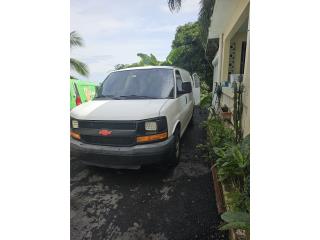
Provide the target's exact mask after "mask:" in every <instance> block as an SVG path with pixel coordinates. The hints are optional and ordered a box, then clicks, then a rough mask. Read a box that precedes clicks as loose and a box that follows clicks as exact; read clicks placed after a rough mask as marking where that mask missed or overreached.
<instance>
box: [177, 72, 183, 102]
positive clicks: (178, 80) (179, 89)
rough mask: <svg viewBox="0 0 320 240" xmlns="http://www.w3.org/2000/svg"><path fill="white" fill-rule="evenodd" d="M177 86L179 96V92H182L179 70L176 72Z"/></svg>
mask: <svg viewBox="0 0 320 240" xmlns="http://www.w3.org/2000/svg"><path fill="white" fill-rule="evenodd" d="M176 84H177V96H179V94H178V92H179V91H182V78H181V75H180V72H179V71H178V70H176ZM180 95H181V94H180Z"/></svg>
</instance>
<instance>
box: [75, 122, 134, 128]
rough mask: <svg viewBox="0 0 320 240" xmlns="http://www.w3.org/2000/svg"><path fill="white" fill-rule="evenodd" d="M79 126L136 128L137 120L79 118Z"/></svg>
mask: <svg viewBox="0 0 320 240" xmlns="http://www.w3.org/2000/svg"><path fill="white" fill-rule="evenodd" d="M79 128H93V129H108V130H116V129H118V130H135V129H136V128H137V123H136V122H135V121H93V120H79Z"/></svg>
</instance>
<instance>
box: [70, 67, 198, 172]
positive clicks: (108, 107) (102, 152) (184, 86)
mask: <svg viewBox="0 0 320 240" xmlns="http://www.w3.org/2000/svg"><path fill="white" fill-rule="evenodd" d="M196 87H197V88H199V87H200V84H199V78H195V79H193V78H192V77H191V76H190V74H189V72H187V71H186V70H184V69H181V68H176V67H165V66H161V67H158V66H157V67H155V66H151V67H138V68H128V69H123V70H118V71H113V72H111V73H110V74H109V75H108V76H107V78H106V79H105V80H104V82H103V83H102V84H101V86H100V88H99V89H98V93H97V96H96V97H95V98H94V99H93V100H92V101H90V102H87V103H84V104H81V105H79V106H77V107H75V108H74V109H73V110H72V111H71V119H70V127H71V132H70V133H71V134H70V135H71V140H70V141H71V152H72V153H75V154H77V155H91V156H94V157H86V158H81V160H82V161H83V162H84V163H85V164H87V165H95V166H102V167H110V168H139V167H140V166H142V165H148V164H164V165H166V166H175V165H177V163H178V162H179V159H180V152H181V151H180V149H181V148H180V139H181V137H182V136H183V134H184V133H185V131H186V129H187V126H188V124H189V122H190V121H192V116H193V111H194V106H195V105H196V104H199V101H200V92H199V89H197V88H196ZM194 92H195V93H197V94H195V96H194V94H193V93H194Z"/></svg>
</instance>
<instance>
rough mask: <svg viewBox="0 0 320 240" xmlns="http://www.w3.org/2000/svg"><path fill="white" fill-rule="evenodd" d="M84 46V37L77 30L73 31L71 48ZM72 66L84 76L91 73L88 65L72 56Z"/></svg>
mask: <svg viewBox="0 0 320 240" xmlns="http://www.w3.org/2000/svg"><path fill="white" fill-rule="evenodd" d="M82 46H83V40H82V38H81V37H80V35H79V34H78V33H77V32H76V31H72V32H71V33H70V49H72V48H74V47H82ZM70 68H71V69H72V70H74V71H76V72H77V73H79V74H80V75H82V76H85V77H87V76H88V75H89V69H88V66H87V65H86V64H85V63H83V62H80V61H79V60H77V59H74V58H70ZM71 77H72V76H71Z"/></svg>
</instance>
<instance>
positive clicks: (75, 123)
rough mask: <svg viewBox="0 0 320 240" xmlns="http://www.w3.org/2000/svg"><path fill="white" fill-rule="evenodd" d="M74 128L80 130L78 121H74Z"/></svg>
mask: <svg viewBox="0 0 320 240" xmlns="http://www.w3.org/2000/svg"><path fill="white" fill-rule="evenodd" d="M72 128H79V122H78V121H77V120H72Z"/></svg>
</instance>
